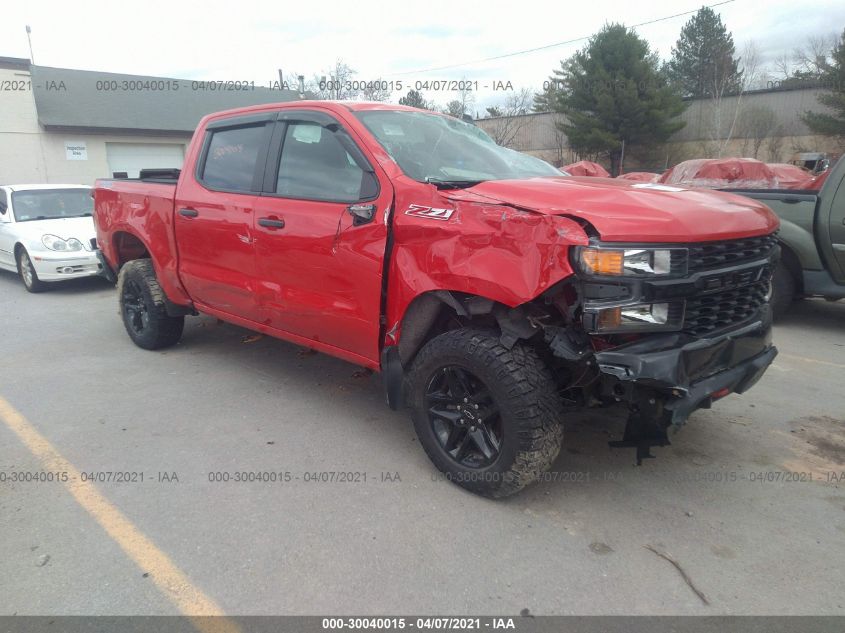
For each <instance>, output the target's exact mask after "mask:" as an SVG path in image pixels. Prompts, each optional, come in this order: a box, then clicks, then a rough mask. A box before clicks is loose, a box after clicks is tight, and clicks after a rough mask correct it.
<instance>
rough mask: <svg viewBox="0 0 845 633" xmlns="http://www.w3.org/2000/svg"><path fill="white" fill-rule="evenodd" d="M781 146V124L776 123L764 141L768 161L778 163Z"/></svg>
mask: <svg viewBox="0 0 845 633" xmlns="http://www.w3.org/2000/svg"><path fill="white" fill-rule="evenodd" d="M782 147H783V126H781V125H778V126H776V128H775V129H773V130H772V132H771V135H770V136H769V138H768V141H767V142H766V154H767V160H768V162H770V163H779V162H780V161H781V160H782V159H781V156H780V153H781V148H782Z"/></svg>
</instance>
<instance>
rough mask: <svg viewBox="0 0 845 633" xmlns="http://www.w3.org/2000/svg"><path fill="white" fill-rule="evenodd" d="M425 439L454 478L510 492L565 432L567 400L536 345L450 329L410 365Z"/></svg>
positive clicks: (539, 468)
mask: <svg viewBox="0 0 845 633" xmlns="http://www.w3.org/2000/svg"><path fill="white" fill-rule="evenodd" d="M407 380H408V398H409V403H410V405H411V408H412V411H413V417H414V427H415V429H416V432H417V436H418V437H419V439H420V443H421V444H422V446H423V448H424V449H425V451H426V453H427V454H428V456H429V458H430V459H431V461H432V462H433V463H434V465H435V466H436V467H437V468H438V469H439V470H440V471H441V472H442V473H444V475H445V478H446V479H448V480H450V481H452V482H453V483H456V484H458V485H459V486H462V487H463V488H466V489H467V490H470V491H472V492H474V493H477V494H480V495H483V496H486V497H505V496H508V495H511V494H513V493H515V492H518V491H519V490H521V489H522V488H524V487H525V486H527V485H528V484H530V483H532V482H535V481H537V480H538V479H540V478H541V477H542V475H543V473H545V472H546V471H548V469H549V468H550V467H551V465H552V463H553V462H554V460H555V458H556V457H557V455H558V453H559V452H560V447H561V443H562V439H563V426H562V420H563V405H562V402H561V400H560V398H559V396H558V395H557V389H556V387H555V383H554V380H553V379H552V376H551V373H550V372H549V370H548V368H547V367H546V366H545V364H544V363H543V362H542V361H541V360H540V358H539V357H538V356H537V354H536V353H535V352H534V350H532V349H531V348H530V347H528V346H525V345H522V344H517V345H515V346H514V347H513V348H511V349H508V348H506V347H505V346H503V345H502V344H501V343H500V342H499V339H498V337H496V336H495V335H494V334H493V333H489V332H484V331H479V330H472V329H461V330H454V331H451V332H446V333H445V334H441V335H440V336H437V337H436V338H434V339H432V340H431V341H429V343H427V344H426V345H425V346H424V347H423V348H422V350H420V352H419V354H418V355H417V357H416V358H415V359H414V362H413V364H412V366H411V368H410V371H409V372H408V379H407Z"/></svg>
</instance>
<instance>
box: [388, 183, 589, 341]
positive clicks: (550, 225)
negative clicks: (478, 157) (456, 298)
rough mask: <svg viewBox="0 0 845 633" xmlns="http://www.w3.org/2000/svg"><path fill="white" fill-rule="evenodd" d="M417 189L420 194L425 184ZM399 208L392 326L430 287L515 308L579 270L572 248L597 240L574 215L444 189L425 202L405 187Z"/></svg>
mask: <svg viewBox="0 0 845 633" xmlns="http://www.w3.org/2000/svg"><path fill="white" fill-rule="evenodd" d="M431 189H433V188H431ZM413 193H415V194H417V195H416V196H414V197H415V198H419V194H420V189H419V188H414V190H413ZM394 213H395V216H394V219H393V237H394V243H393V247H392V252H391V256H390V269H389V272H388V275H389V277H388V278H389V283H390V292H389V295H388V296H389V299H388V305H387V324H388V330H391V331H392V330H394V329H395V326H396V324H397V323H398V322H399V321H400V320H401V319H402V317H403V315H404V314H405V311H406V310H407V308H408V306H409V305H410V303H411V302H412V301H413V300H414V299H415V298H416V297H418V296H420V295H421V294H423V293H425V292H429V291H434V290H449V291H455V292H465V293H469V294H472V295H477V296H482V297H485V298H487V299H491V300H493V301H496V302H499V303H502V304H504V305H507V306H511V307H516V306H518V305H520V304H523V303H525V302H527V301H530V300H532V299H534V298H536V297H537V296H538V295H540V294H541V293H542V292H544V291H545V290H547V289H548V288H550V287H551V286H553V285H554V284H556V283H558V282H559V281H561V280H562V279H565V278H566V277H569V276H570V275H572V273H573V271H572V267H571V266H570V263H569V249H570V247H572V246H575V245H586V244H588V242H589V240H588V237H587V234H586V233H585V232H584V230H583V229H582V228H581V226H580V225H579V224H578V223H577V222H575V221H574V220H571V219H569V218H565V217H559V216H553V215H547V214H541V213H537V212H535V211H531V210H527V209H520V208H516V207H513V206H508V205H504V204H500V203H497V202H495V201H492V202H490V203H489V204H488V203H485V202H478V201H466V200H457V199H450V198H448V197H446V196H442V195H438V194H437V193H435V194H434V195H432V196H431V199H428V200H422V201H421V200H419V199H414V200H412V199H411V196H400V195H399V194H398V191H397V199H396V206H395V211H394ZM394 334H395V332H394ZM395 340H396V339H395V338H394V339H392V340H391V341H390V343H394V342H395Z"/></svg>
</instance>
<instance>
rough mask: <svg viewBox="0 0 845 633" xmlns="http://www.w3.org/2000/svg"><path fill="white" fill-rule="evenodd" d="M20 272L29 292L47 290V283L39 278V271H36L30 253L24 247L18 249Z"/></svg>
mask: <svg viewBox="0 0 845 633" xmlns="http://www.w3.org/2000/svg"><path fill="white" fill-rule="evenodd" d="M18 273H19V274H20V276H21V281H23V285H24V287H25V288H26V289H27V290H28V291H29V292H44V291H45V290H47V284H45V283H44V282H43V281H41V280H40V279H39V278H38V273H36V272H35V266H33V265H32V260H31V259H30V258H29V253H27V252H26V249H24V248H21V249H20V250H19V251H18Z"/></svg>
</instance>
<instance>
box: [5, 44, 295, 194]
mask: <svg viewBox="0 0 845 633" xmlns="http://www.w3.org/2000/svg"><path fill="white" fill-rule="evenodd" d="M299 98H300V95H299V93H298V92H296V91H293V90H272V89H270V88H269V87H260V86H244V85H238V86H235V85H225V86H221V85H217V84H214V85H212V84H208V83H204V82H195V81H190V80H184V79H182V80H179V79H169V78H164V77H143V76H138V75H120V74H114V73H100V72H90V71H81V70H69V69H64V68H48V67H44V66H34V65H31V64H30V62H29V60H28V59H18V58H9V57H0V183H3V184H15V183H78V184H87V185H90V184H93V182H94V180H95V179H96V178H103V177H112V176H114V175H115V174H117V175H118V176H120V175H125V176H127V177H130V178H132V177H137V176H138V171H139V170H140V169H141V168H143V167H158V168H170V167H176V168H178V167H181V166H182V159H183V157H184V154H185V148H186V146H187V144H188V142H189V141H190V139H191V134H192V133H193V130H194V128H195V127H196V124H197V123H198V122H199V120H200V119H201V118H202V117H203V116H204V115H206V114H208V113H210V112H216V111H219V110H226V109H228V108H235V107H240V106H246V105H254V104H260V103H274V102H279V101H290V100H293V99H299Z"/></svg>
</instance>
